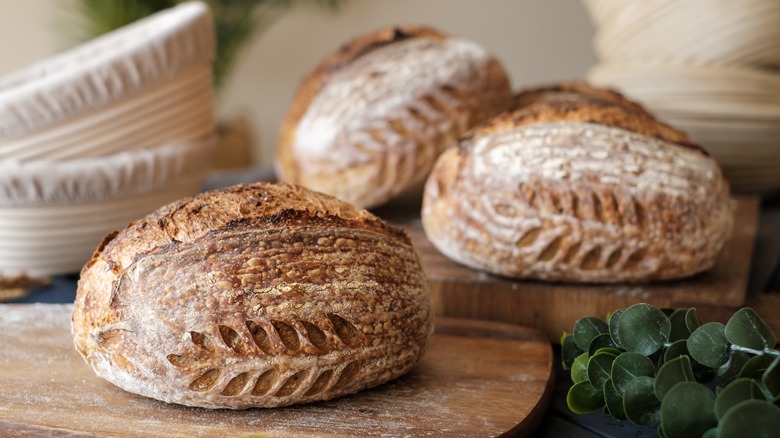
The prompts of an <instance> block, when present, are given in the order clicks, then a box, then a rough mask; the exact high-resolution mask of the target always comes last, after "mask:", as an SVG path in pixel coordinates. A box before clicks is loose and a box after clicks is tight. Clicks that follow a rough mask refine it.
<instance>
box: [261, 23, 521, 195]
mask: <svg viewBox="0 0 780 438" xmlns="http://www.w3.org/2000/svg"><path fill="white" fill-rule="evenodd" d="M510 101H511V92H510V88H509V80H508V78H507V75H506V73H505V72H504V69H503V67H502V66H501V65H500V64H499V62H498V61H497V60H496V59H495V58H493V57H492V56H490V55H489V54H488V53H487V52H486V51H485V50H484V49H483V48H482V47H480V46H479V45H477V44H476V43H473V42H471V41H466V40H463V39H458V38H452V37H448V36H445V35H443V34H441V33H439V32H437V31H434V30H432V29H426V28H415V27H404V28H393V29H384V30H381V31H379V32H376V33H374V34H371V35H366V36H362V37H359V38H356V39H355V40H353V41H351V42H350V43H348V44H346V45H345V46H343V47H342V48H341V50H339V51H338V52H336V53H334V54H332V55H331V56H330V57H328V58H326V59H325V60H324V61H323V63H322V64H321V65H320V66H319V67H318V68H317V69H315V71H314V72H313V73H312V74H311V75H309V77H308V78H307V79H306V80H305V81H304V82H303V84H302V86H301V89H300V90H299V93H298V96H297V97H296V99H295V101H294V102H293V105H292V107H291V108H290V111H289V112H288V115H287V119H286V121H285V123H284V126H283V128H282V132H281V136H280V143H279V147H278V156H277V170H278V173H279V175H280V177H281V179H283V180H286V181H290V182H295V183H298V184H301V185H304V186H306V187H310V188H312V189H315V190H319V191H323V192H325V193H329V194H332V195H334V196H337V197H339V198H341V199H344V200H347V201H350V202H353V203H356V204H357V205H360V206H363V207H366V208H368V207H373V206H376V205H380V204H382V203H384V202H386V201H388V200H389V199H391V198H393V197H394V196H396V195H398V194H400V193H402V192H404V191H407V190H409V189H412V188H413V187H415V186H417V187H419V186H420V185H421V184H422V183H423V182H424V180H425V178H426V176H427V175H428V173H429V172H430V170H431V168H432V167H433V164H434V162H435V160H436V158H437V157H438V156H439V155H440V154H441V153H442V152H443V151H444V150H445V149H447V148H448V147H451V146H455V145H456V144H457V139H458V137H459V136H460V135H461V134H463V133H464V132H465V131H466V130H467V129H469V128H471V127H472V126H474V125H475V124H477V123H479V122H481V121H483V120H485V119H486V118H488V117H491V116H493V115H496V114H497V113H499V112H501V111H503V110H504V109H506V108H507V107H508V105H509V104H510Z"/></svg>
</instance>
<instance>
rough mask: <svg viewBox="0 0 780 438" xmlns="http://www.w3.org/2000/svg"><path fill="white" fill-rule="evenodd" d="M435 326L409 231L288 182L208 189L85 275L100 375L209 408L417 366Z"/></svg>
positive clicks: (149, 222) (355, 383) (344, 384)
mask: <svg viewBox="0 0 780 438" xmlns="http://www.w3.org/2000/svg"><path fill="white" fill-rule="evenodd" d="M431 331H432V313H431V309H430V298H429V295H428V290H427V283H426V281H425V277H424V275H423V273H422V269H421V267H420V264H419V260H418V258H417V255H416V253H415V252H414V249H413V248H412V247H411V244H410V242H409V238H408V236H406V234H405V233H404V232H403V231H401V230H398V229H395V228H393V227H390V226H388V225H387V224H385V223H384V222H383V221H381V220H380V219H378V218H376V217H375V216H373V215H371V214H370V213H367V212H366V211H365V210H361V209H358V208H356V207H354V206H352V205H349V204H347V203H344V202H342V201H339V200H337V199H335V198H332V197H330V196H326V195H322V194H319V193H315V192H311V191H309V190H306V189H302V188H299V187H295V186H292V185H288V184H279V185H275V184H262V183H261V184H253V185H248V186H244V185H240V186H234V187H231V188H228V189H224V190H218V191H213V192H207V193H204V194H201V195H198V196H195V197H192V198H188V199H184V200H181V201H179V202H176V203H173V204H171V205H169V206H166V207H164V208H161V209H160V210H158V211H157V212H154V213H152V214H150V215H149V216H147V217H145V218H143V219H141V220H139V221H136V222H134V223H132V224H130V225H129V226H128V228H126V229H125V230H122V231H120V232H119V233H113V234H111V235H109V236H107V238H106V239H105V241H104V242H103V243H102V244H101V245H100V246H99V247H98V249H97V250H96V252H95V255H94V256H93V258H92V260H90V262H89V263H88V264H87V265H86V266H85V267H84V269H83V270H82V272H81V278H80V281H79V287H78V293H77V297H76V302H75V306H74V314H73V334H74V341H75V344H76V348H77V350H78V351H79V352H80V353H81V354H82V355H83V356H84V358H85V360H86V361H87V362H88V363H89V364H90V365H91V366H92V367H93V368H94V369H95V371H96V373H98V375H100V376H101V377H103V378H106V379H107V380H109V381H111V382H112V383H115V384H116V385H118V386H120V387H122V388H124V389H126V390H128V391H131V392H135V393H138V394H142V395H145V396H148V397H153V398H156V399H159V400H163V401H167V402H174V403H181V404H186V405H192V406H202V407H211V408H222V407H224V408H235V409H242V408H247V407H254V406H258V407H272V406H283V405H289V404H294V403H306V402H311V401H316V400H324V399H329V398H333V397H337V396H340V395H343V394H348V393H352V392H355V391H359V390H361V389H364V388H367V387H371V386H374V385H377V384H380V383H382V382H385V381H387V380H389V379H392V378H394V377H397V376H398V375H400V374H402V373H404V372H406V371H408V370H409V369H410V368H411V366H412V365H414V363H416V362H417V360H419V358H420V357H421V355H422V353H423V352H424V350H425V346H426V345H427V342H428V338H429V336H430V334H431Z"/></svg>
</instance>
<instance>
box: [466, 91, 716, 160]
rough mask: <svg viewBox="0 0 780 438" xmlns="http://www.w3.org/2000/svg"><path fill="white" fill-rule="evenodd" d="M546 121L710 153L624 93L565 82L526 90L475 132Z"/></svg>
mask: <svg viewBox="0 0 780 438" xmlns="http://www.w3.org/2000/svg"><path fill="white" fill-rule="evenodd" d="M545 122H587V123H598V124H602V125H606V126H612V127H616V128H621V129H625V130H627V131H632V132H636V133H639V134H642V135H646V136H649V137H654V138H658V139H661V140H665V141H668V142H672V143H676V144H679V145H681V146H686V147H691V148H694V149H697V150H699V151H701V152H702V153H705V154H706V152H705V151H704V150H703V149H702V148H701V147H700V146H698V145H696V144H694V143H693V142H692V141H691V140H690V139H689V138H688V136H687V135H685V133H683V132H680V131H678V130H676V129H674V128H672V127H671V126H669V125H666V124H664V123H661V122H659V121H658V120H656V119H655V118H654V117H653V116H652V115H651V114H650V113H649V112H647V110H646V109H645V108H643V107H642V106H641V105H639V104H637V103H635V102H632V101H630V100H628V99H626V98H625V97H624V96H623V95H621V94H620V93H618V92H616V91H614V90H610V89H605V88H594V87H592V86H590V85H588V84H587V83H584V82H565V83H560V84H554V85H548V86H544V87H538V88H530V89H527V90H523V91H522V92H520V93H518V94H517V95H516V96H515V99H514V102H513V105H512V108H511V109H509V110H508V111H507V112H505V113H503V114H501V115H499V116H498V117H496V118H494V119H492V120H490V121H488V122H486V123H484V124H482V125H480V126H478V127H477V128H475V129H474V131H473V134H474V135H484V134H489V133H494V132H500V131H502V130H508V129H515V128H517V127H519V126H523V125H530V124H533V123H545Z"/></svg>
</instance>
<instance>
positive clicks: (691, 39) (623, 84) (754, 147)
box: [585, 0, 780, 194]
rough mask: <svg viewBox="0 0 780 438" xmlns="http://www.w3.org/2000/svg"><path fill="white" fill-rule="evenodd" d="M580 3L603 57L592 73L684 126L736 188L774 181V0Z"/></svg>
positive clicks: (778, 30) (779, 99) (779, 75)
mask: <svg viewBox="0 0 780 438" xmlns="http://www.w3.org/2000/svg"><path fill="white" fill-rule="evenodd" d="M585 4H586V5H587V7H588V9H589V11H590V13H591V17H592V19H593V22H594V24H595V26H596V30H597V33H596V37H595V40H594V46H595V49H596V52H597V54H598V56H599V58H600V60H601V63H600V64H599V65H597V66H596V67H595V68H593V69H592V70H591V71H590V73H589V80H590V81H591V82H593V83H595V84H598V85H604V86H611V87H614V88H617V89H619V90H621V91H623V92H624V93H625V94H627V95H628V96H630V97H632V98H634V99H637V100H639V101H641V102H643V103H644V104H645V105H646V106H647V107H648V108H649V109H650V110H651V111H653V112H654V113H656V114H657V115H658V116H659V117H660V118H662V119H664V120H665V121H666V122H668V123H670V124H672V125H673V126H675V127H677V128H680V129H682V130H683V131H686V132H687V133H688V134H689V135H690V136H691V137H692V138H693V139H694V140H695V141H696V142H698V143H700V144H701V145H702V146H704V147H705V148H706V149H707V150H708V151H709V152H710V154H711V155H712V156H713V157H714V158H715V159H716V160H718V162H719V163H720V164H721V166H722V167H723V169H724V172H725V173H726V176H727V178H728V179H729V182H730V184H731V186H732V188H733V189H734V190H735V191H738V192H750V193H759V194H770V193H776V192H778V191H779V190H780V70H778V69H780V1H778V0H739V1H730V0H686V1H678V0H658V1H624V0H585Z"/></svg>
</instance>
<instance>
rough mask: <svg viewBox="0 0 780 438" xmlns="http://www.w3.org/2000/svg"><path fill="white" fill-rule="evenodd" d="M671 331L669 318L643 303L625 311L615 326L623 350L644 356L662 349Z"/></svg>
mask: <svg viewBox="0 0 780 438" xmlns="http://www.w3.org/2000/svg"><path fill="white" fill-rule="evenodd" d="M671 330H672V323H671V322H670V321H669V318H668V317H667V316H666V315H664V313H663V312H662V311H660V310H659V309H657V308H656V307H653V306H651V305H649V304H645V303H639V304H634V305H633V306H631V307H629V308H627V309H625V310H624V311H623V313H622V314H621V315H620V319H619V320H618V325H617V331H618V333H619V338H620V343H621V344H622V345H623V348H625V349H626V350H627V351H632V352H635V353H640V354H644V355H645V356H649V355H651V354H653V353H655V352H656V351H658V350H659V349H660V348H661V347H663V345H664V342H666V341H667V340H668V339H669V333H670V332H671Z"/></svg>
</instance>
